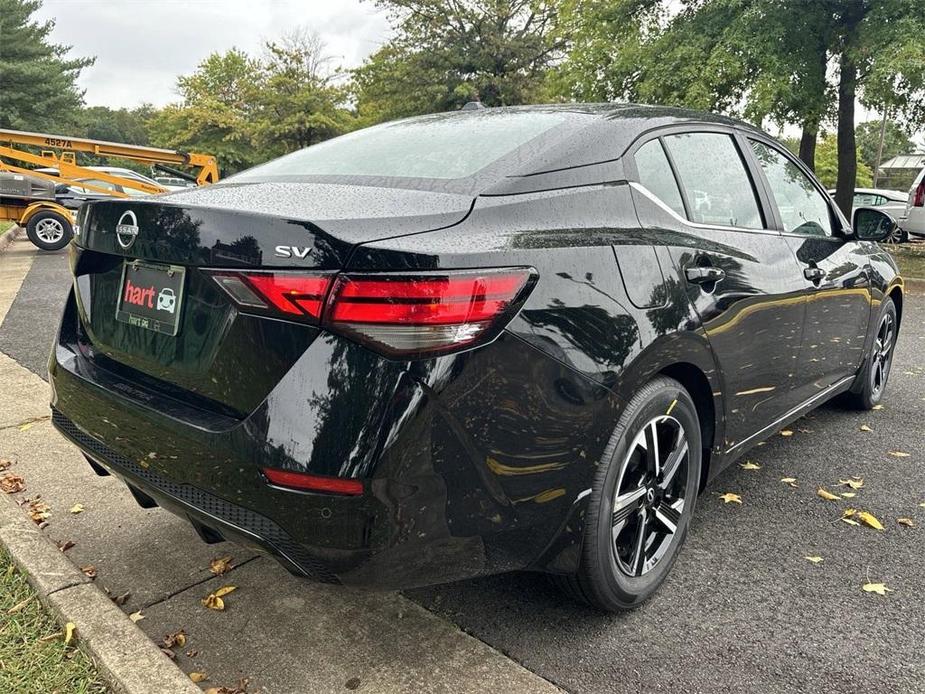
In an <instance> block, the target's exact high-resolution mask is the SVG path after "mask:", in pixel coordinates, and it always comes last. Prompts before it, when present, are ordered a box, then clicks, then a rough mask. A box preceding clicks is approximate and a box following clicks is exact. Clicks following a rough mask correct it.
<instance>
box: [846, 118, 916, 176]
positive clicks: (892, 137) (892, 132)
mask: <svg viewBox="0 0 925 694" xmlns="http://www.w3.org/2000/svg"><path fill="white" fill-rule="evenodd" d="M855 138H856V139H857V143H858V159H859V160H860V161H862V162H864V163H865V164H866V165H867V166H868V168H870V170H871V171H873V170H874V168H875V167H876V165H877V148H878V147H879V146H880V121H878V120H871V121H867V122H866V123H861V124H859V125H858V126H857V128H855ZM914 151H915V144H913V142H912V141H911V140H910V139H909V132H908V131H907V130H906V129H905V128H904V127H903V126H901V125H900V124H899V123H896V122H895V121H891V120H888V121H887V122H886V130H885V131H884V137H883V154H882V156H881V157H880V161H881V162H885V161H886V160H887V159H892V158H893V157H895V156H896V155H898V154H912V153H913V152H914Z"/></svg>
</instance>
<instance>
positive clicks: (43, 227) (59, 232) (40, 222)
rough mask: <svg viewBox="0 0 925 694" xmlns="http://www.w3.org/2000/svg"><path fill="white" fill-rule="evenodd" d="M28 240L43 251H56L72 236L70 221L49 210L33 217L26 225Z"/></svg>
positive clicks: (68, 241)
mask: <svg viewBox="0 0 925 694" xmlns="http://www.w3.org/2000/svg"><path fill="white" fill-rule="evenodd" d="M26 234H27V235H28V237H29V240H30V241H31V242H32V243H33V244H35V245H36V246H37V247H38V248H40V249H42V250H43V251H58V250H61V249H62V248H64V247H65V246H66V245H67V244H68V243H70V240H71V238H73V236H74V230H73V229H72V228H71V220H70V219H67V218H66V217H65V216H64V215H62V214H59V213H57V212H53V211H51V210H45V211H43V212H38V213H37V214H35V215H33V216H32V218H31V219H30V220H29V223H28V224H27V225H26Z"/></svg>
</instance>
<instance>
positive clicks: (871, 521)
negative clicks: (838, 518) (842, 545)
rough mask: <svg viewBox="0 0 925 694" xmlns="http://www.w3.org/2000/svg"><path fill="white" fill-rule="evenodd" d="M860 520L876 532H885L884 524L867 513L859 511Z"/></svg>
mask: <svg viewBox="0 0 925 694" xmlns="http://www.w3.org/2000/svg"><path fill="white" fill-rule="evenodd" d="M857 515H858V520H859V521H861V522H862V523H863V524H864V525H868V526H870V527H871V528H873V529H874V530H883V524H882V523H881V522H880V521H879V520H877V517H876V516H875V515H874V514H872V513H868V512H867V511H858V514H857Z"/></svg>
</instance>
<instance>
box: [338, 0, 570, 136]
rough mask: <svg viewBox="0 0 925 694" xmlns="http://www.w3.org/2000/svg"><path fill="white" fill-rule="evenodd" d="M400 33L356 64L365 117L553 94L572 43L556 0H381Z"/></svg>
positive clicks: (527, 100)
mask: <svg viewBox="0 0 925 694" xmlns="http://www.w3.org/2000/svg"><path fill="white" fill-rule="evenodd" d="M377 4H378V5H379V6H381V7H385V8H386V9H388V10H389V12H390V18H391V20H392V24H393V27H394V29H395V32H396V37H395V38H394V39H392V41H390V42H389V43H387V44H386V45H385V46H383V47H382V48H381V49H379V50H378V51H377V52H376V53H374V54H373V55H372V56H371V57H370V58H369V59H368V60H367V61H366V62H365V63H364V64H363V65H362V66H361V67H360V68H358V69H357V70H355V71H354V73H353V74H354V93H355V98H356V103H357V112H358V114H359V118H360V121H361V122H362V123H364V124H368V123H374V122H379V121H383V120H388V119H391V118H397V117H402V116H410V115H415V114H421V113H432V112H435V111H449V110H454V109H458V108H460V107H461V106H463V105H464V104H465V103H466V102H468V101H474V100H480V101H482V103H484V104H485V105H486V106H506V105H515V104H525V103H535V102H536V101H545V100H548V95H549V92H548V89H547V72H548V70H549V67H550V65H551V64H552V63H553V61H554V60H555V59H556V58H557V56H558V55H559V53H561V51H562V49H563V48H564V46H565V41H564V39H563V37H562V36H561V35H560V34H559V33H558V31H557V26H558V18H559V9H558V5H559V4H561V3H558V2H554V1H553V0H378V1H377Z"/></svg>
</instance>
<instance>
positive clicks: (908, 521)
mask: <svg viewBox="0 0 925 694" xmlns="http://www.w3.org/2000/svg"><path fill="white" fill-rule="evenodd" d="M896 522H897V523H899V524H900V525H905V526H906V527H907V528H914V527H915V521H914V520H912V519H911V518H897V519H896Z"/></svg>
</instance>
